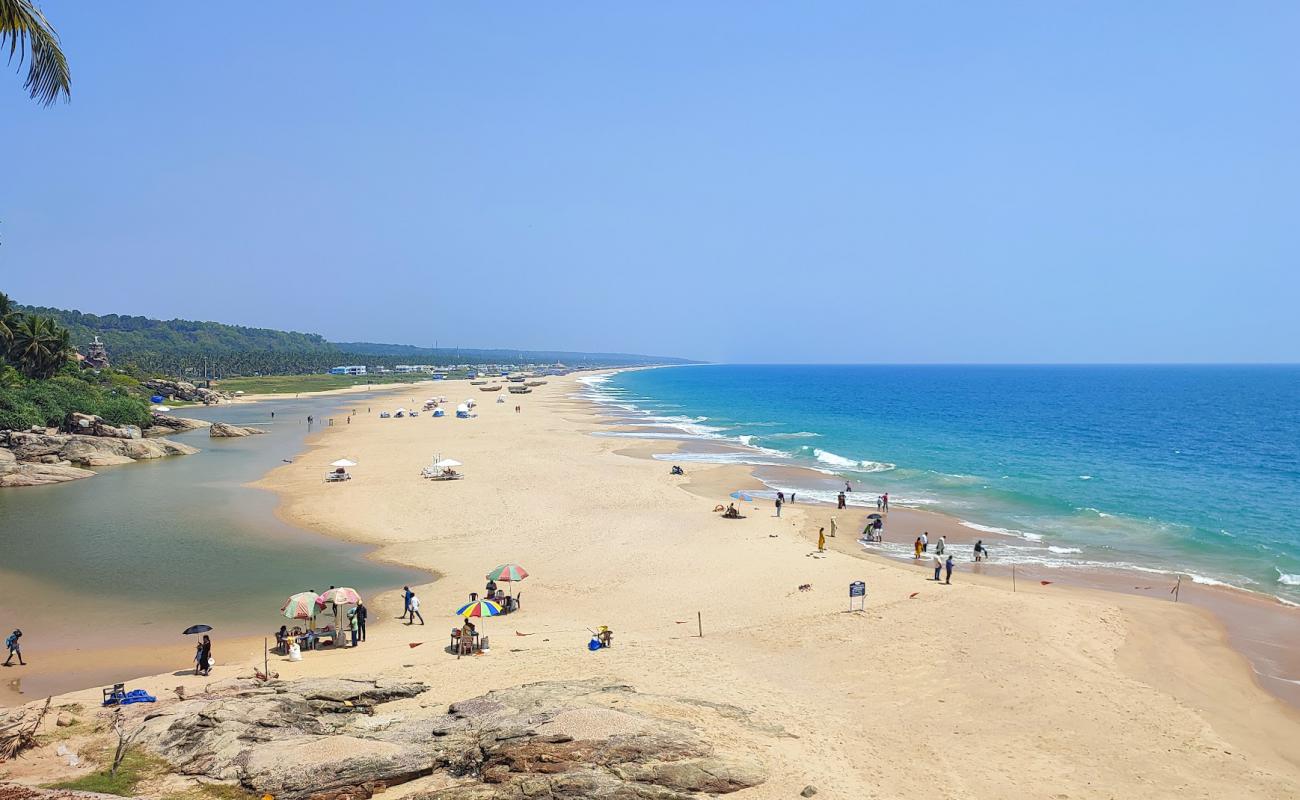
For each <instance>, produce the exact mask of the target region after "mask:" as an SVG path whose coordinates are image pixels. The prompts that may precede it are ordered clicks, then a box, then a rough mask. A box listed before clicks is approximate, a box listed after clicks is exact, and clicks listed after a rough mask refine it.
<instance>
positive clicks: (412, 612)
mask: <svg viewBox="0 0 1300 800" xmlns="http://www.w3.org/2000/svg"><path fill="white" fill-rule="evenodd" d="M417 617H418V618H419V620H420V624H421V625H423V624H424V615H423V614H421V613H420V598H419V597H417V596H416V594H415V592H413V591H411V587H409V586H403V587H402V614H401V616H399V617H398V619H405V620H406V624H407V625H414V624H415V620H416V618H417Z"/></svg>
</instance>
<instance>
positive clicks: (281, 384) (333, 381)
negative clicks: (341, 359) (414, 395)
mask: <svg viewBox="0 0 1300 800" xmlns="http://www.w3.org/2000/svg"><path fill="white" fill-rule="evenodd" d="M427 379H428V376H427V375H266V376H263V377H257V378H226V379H225V380H221V381H214V382H213V384H212V385H213V387H214V388H216V389H220V390H221V391H223V392H244V393H246V394H285V393H294V394H296V393H298V392H323V391H326V390H328V389H346V388H347V387H349V386H365V385H367V384H374V385H376V386H378V385H381V384H386V383H411V382H414V381H421V380H427Z"/></svg>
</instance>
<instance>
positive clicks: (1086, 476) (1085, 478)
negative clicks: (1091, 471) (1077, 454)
mask: <svg viewBox="0 0 1300 800" xmlns="http://www.w3.org/2000/svg"><path fill="white" fill-rule="evenodd" d="M1079 480H1081V481H1090V480H1092V476H1091V475H1080V476H1079Z"/></svg>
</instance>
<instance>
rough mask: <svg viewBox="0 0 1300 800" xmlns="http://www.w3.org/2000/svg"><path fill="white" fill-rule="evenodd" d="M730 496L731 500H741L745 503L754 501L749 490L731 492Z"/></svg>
mask: <svg viewBox="0 0 1300 800" xmlns="http://www.w3.org/2000/svg"><path fill="white" fill-rule="evenodd" d="M731 498H732V499H733V500H742V501H744V502H746V503H752V502H754V496H753V495H752V494H750V493H749V492H732V493H731Z"/></svg>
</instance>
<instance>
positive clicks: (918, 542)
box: [912, 536, 921, 561]
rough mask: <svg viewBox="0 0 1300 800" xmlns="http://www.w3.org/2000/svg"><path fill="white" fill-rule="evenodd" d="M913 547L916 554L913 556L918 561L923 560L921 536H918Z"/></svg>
mask: <svg viewBox="0 0 1300 800" xmlns="http://www.w3.org/2000/svg"><path fill="white" fill-rule="evenodd" d="M912 549H913V550H914V551H915V554H914V555H913V556H912V558H913V559H914V560H916V561H920V560H921V537H920V536H918V537H916V541H915V542H913V543H912Z"/></svg>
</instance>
